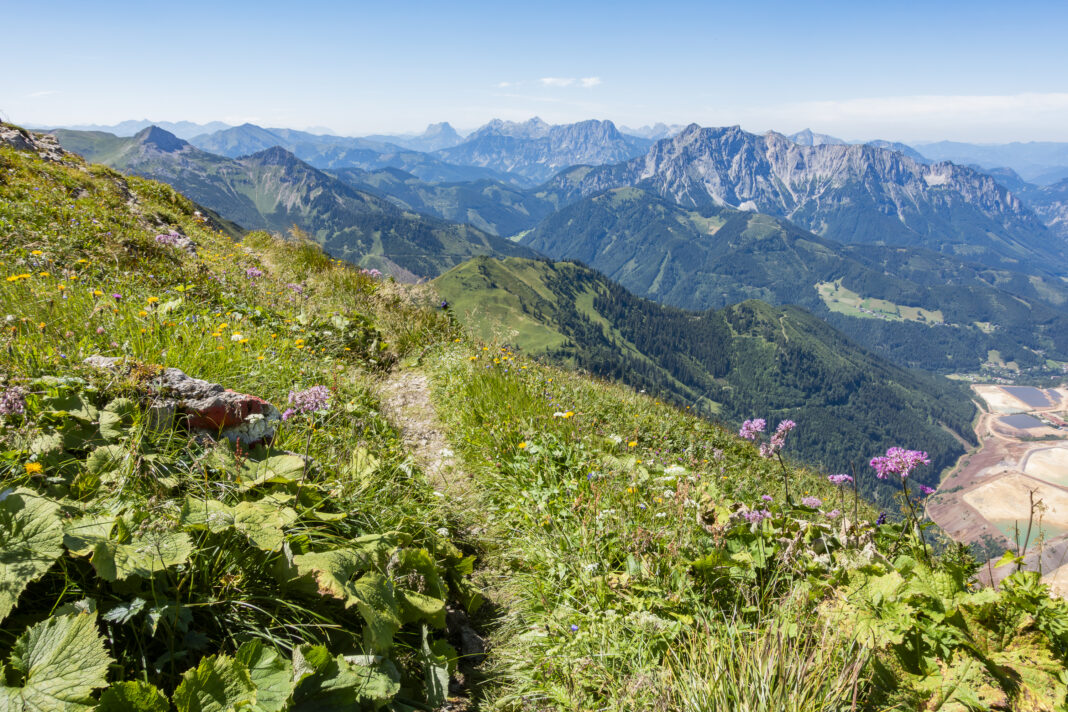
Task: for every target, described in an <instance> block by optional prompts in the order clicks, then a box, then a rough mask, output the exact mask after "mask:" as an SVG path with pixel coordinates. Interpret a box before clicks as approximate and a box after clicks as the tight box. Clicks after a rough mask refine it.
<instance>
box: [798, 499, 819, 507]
mask: <svg viewBox="0 0 1068 712" xmlns="http://www.w3.org/2000/svg"><path fill="white" fill-rule="evenodd" d="M801 504H803V505H805V506H806V507H812V508H813V509H819V508H820V505H821V504H823V501H822V500H821V499H820V498H819V497H805V498H804V499H802V500H801Z"/></svg>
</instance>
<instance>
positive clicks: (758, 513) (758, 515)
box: [742, 509, 771, 524]
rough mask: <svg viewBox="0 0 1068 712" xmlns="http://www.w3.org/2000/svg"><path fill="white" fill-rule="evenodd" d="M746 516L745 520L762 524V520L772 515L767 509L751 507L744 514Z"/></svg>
mask: <svg viewBox="0 0 1068 712" xmlns="http://www.w3.org/2000/svg"><path fill="white" fill-rule="evenodd" d="M742 516H743V517H745V521H747V522H749V523H750V524H760V523H761V522H762V521H764V520H765V519H767V518H768V517H770V516H771V512H769V511H768V510H766V509H751V510H749V511H748V512H745V513H744V514H742Z"/></svg>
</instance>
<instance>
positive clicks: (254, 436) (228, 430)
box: [84, 356, 282, 447]
mask: <svg viewBox="0 0 1068 712" xmlns="http://www.w3.org/2000/svg"><path fill="white" fill-rule="evenodd" d="M84 363H85V364H86V365H88V366H93V367H95V368H100V369H104V370H107V371H118V370H119V369H120V368H121V367H122V366H123V365H124V364H125V359H122V358H117V357H109V356H90V357H89V358H87V359H85V361H84ZM148 387H149V393H150V394H151V400H150V402H149V404H148V417H149V427H151V428H153V429H160V428H163V427H168V426H169V425H171V424H173V423H174V421H175V416H182V420H183V421H184V423H185V426H186V427H187V428H189V429H190V430H191V431H194V432H196V433H197V434H206V435H210V436H212V437H218V438H226V439H227V440H229V441H230V442H232V443H234V444H237V443H239V442H240V443H241V444H242V445H244V446H246V447H249V446H252V445H255V444H256V443H259V442H264V441H267V440H270V439H271V438H272V437H274V433H275V430H276V429H277V427H278V424H279V423H280V422H281V420H282V415H281V413H279V411H278V409H277V408H275V407H274V406H273V405H271V404H270V403H268V402H267V401H265V400H264V399H262V398H260V397H258V396H254V395H249V394H247V393H238V392H236V391H232V390H229V389H227V388H225V387H224V386H222V385H221V384H219V383H212V382H210V381H205V380H203V379H200V378H193V377H192V376H189V375H187V374H186V373H185V372H184V371H182V370H181V369H177V368H167V369H164V370H163V372H162V373H160V374H159V375H158V376H156V377H155V378H153V379H152V380H151V381H149V384H148Z"/></svg>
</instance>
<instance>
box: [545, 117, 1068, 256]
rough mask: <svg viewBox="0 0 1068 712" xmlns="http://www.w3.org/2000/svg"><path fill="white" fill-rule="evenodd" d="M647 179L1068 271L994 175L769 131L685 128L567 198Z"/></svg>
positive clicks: (897, 237)
mask: <svg viewBox="0 0 1068 712" xmlns="http://www.w3.org/2000/svg"><path fill="white" fill-rule="evenodd" d="M623 186H638V187H641V188H645V189H648V190H650V191H652V192H655V193H657V194H659V195H661V196H663V197H665V198H669V199H671V200H673V201H674V202H676V203H678V204H680V205H683V206H686V207H697V208H714V207H718V206H729V207H734V208H738V209H741V210H751V211H754V212H761V213H766V214H769V215H773V216H778V217H784V218H787V219H789V220H791V221H793V222H795V223H797V224H798V225H800V226H802V227H804V228H806V229H809V230H811V231H813V232H815V233H816V234H818V235H821V236H823V237H827V238H830V239H833V240H835V241H838V242H843V243H864V244H883V245H895V246H903V247H921V248H926V249H931V250H934V251H938V252H944V253H947V254H954V255H958V256H961V257H964V258H967V259H970V260H973V261H978V262H982V263H984V264H988V265H991V266H996V267H1003V268H1016V269H1019V268H1024V269H1027V270H1029V271H1039V272H1044V271H1046V270H1048V269H1050V268H1052V269H1053V270H1054V271H1055V272H1068V244H1066V242H1065V241H1064V240H1063V239H1061V238H1060V237H1059V236H1055V235H1052V234H1050V233H1049V231H1048V230H1047V229H1046V228H1045V226H1044V225H1043V224H1042V222H1041V221H1040V220H1039V219H1038V218H1037V216H1036V215H1035V214H1034V213H1033V212H1032V211H1031V210H1030V209H1029V208H1027V207H1026V206H1025V205H1024V204H1023V203H1022V202H1021V201H1020V199H1019V198H1018V197H1016V196H1015V195H1014V194H1012V193H1011V192H1009V191H1008V190H1006V189H1005V188H1004V187H1003V186H1001V185H1000V184H999V183H997V182H996V181H995V180H994V179H993V178H991V177H990V176H987V175H985V174H983V173H979V172H977V171H975V170H972V169H969V168H966V167H962V166H957V165H954V164H952V163H938V164H933V165H925V164H920V163H917V162H916V161H914V160H912V159H910V158H908V157H907V156H904V155H902V154H900V153H898V152H896V151H890V150H886V149H880V148H875V147H872V146H864V145H860V146H858V145H835V144H821V145H816V146H800V145H798V144H796V143H794V142H793V141H791V140H790V139H788V138H787V137H785V136H783V135H781V134H777V133H774V132H769V133H767V134H764V135H763V136H758V135H756V134H751V133H748V132H745V131H743V130H742V129H740V128H739V127H737V126H734V127H726V128H716V129H710V128H701V127H699V126H697V125H691V126H689V127H687V129H686V130H685V131H683V132H682V133H680V134H678V135H677V136H675V137H674V138H671V139H666V140H663V141H659V142H657V143H656V144H655V145H654V146H653V147H652V148H651V149H650V150H649V152H648V153H647V154H645V155H644V156H640V157H638V158H635V159H632V160H630V161H627V162H625V163H619V164H616V165H611V166H600V167H594V168H587V167H581V168H575V169H572V170H571V171H567V172H564V173H561V174H560V175H558V176H556V177H555V178H554V179H553V180H552V181H550V182H549V183H548V184H547V186H546V187H545V189H546V190H548V191H551V192H554V193H556V194H557V195H558V196H559V199H558V202H560V203H561V204H563V203H566V202H570V201H573V200H576V199H578V198H580V197H585V196H589V195H592V194H594V193H599V192H601V191H603V190H606V189H609V188H618V187H623Z"/></svg>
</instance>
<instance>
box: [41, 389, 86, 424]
mask: <svg viewBox="0 0 1068 712" xmlns="http://www.w3.org/2000/svg"><path fill="white" fill-rule="evenodd" d="M41 415H42V416H44V415H48V416H53V417H64V416H70V417H71V418H76V419H78V420H83V421H86V422H90V421H94V420H96V419H97V417H98V415H99V411H97V409H96V406H94V405H93V404H92V403H88V402H86V401H85V400H84V399H83V398H82V397H81V396H80V395H78V394H77V393H70V394H67V395H59V396H52V397H49V398H43V399H42V400H41Z"/></svg>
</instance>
